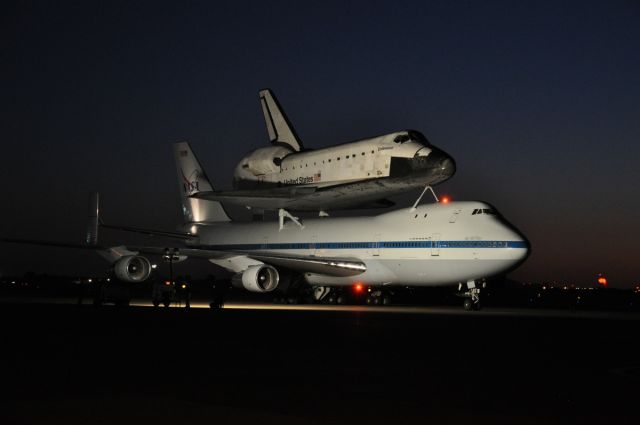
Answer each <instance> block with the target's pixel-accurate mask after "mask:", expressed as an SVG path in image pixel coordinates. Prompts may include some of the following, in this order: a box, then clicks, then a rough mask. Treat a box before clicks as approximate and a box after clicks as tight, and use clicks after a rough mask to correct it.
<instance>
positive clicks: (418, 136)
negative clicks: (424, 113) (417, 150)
mask: <svg viewBox="0 0 640 425" xmlns="http://www.w3.org/2000/svg"><path fill="white" fill-rule="evenodd" d="M407 136H409V140H411V141H412V142H418V143H421V144H423V145H425V146H429V145H430V143H429V141H428V140H427V138H426V137H424V134H422V133H420V132H419V131H415V130H409V131H408V132H407Z"/></svg>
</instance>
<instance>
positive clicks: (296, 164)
mask: <svg viewBox="0 0 640 425" xmlns="http://www.w3.org/2000/svg"><path fill="white" fill-rule="evenodd" d="M406 134H407V132H397V133H392V134H388V135H385V136H380V137H375V138H371V139H366V140H360V141H357V142H352V143H346V144H343V145H338V146H333V147H330V148H324V149H318V150H311V151H304V152H293V151H292V150H291V149H289V148H287V147H284V146H269V147H264V148H260V149H257V150H255V151H253V152H251V153H250V154H249V155H247V156H246V157H244V158H243V159H242V160H241V161H240V163H239V164H238V165H237V166H236V169H235V171H234V184H235V186H236V187H238V188H242V187H258V186H260V185H271V186H290V185H300V186H313V187H327V186H333V185H340V184H345V183H352V182H355V181H361V180H368V179H374V178H384V177H389V176H390V173H391V158H392V157H395V158H406V159H410V158H414V157H419V156H424V157H426V156H428V155H429V154H430V153H431V151H432V148H431V147H429V146H427V145H425V144H423V143H421V142H419V141H417V140H407V141H403V142H402V143H399V142H397V141H394V140H396V138H397V137H398V136H403V135H406ZM274 158H277V160H276V161H275V162H274Z"/></svg>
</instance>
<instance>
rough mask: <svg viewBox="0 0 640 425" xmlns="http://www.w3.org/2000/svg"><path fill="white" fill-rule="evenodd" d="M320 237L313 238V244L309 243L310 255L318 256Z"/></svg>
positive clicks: (314, 236)
mask: <svg viewBox="0 0 640 425" xmlns="http://www.w3.org/2000/svg"><path fill="white" fill-rule="evenodd" d="M317 243H318V235H313V236H311V242H310V243H309V255H316V251H317V245H316V244H317Z"/></svg>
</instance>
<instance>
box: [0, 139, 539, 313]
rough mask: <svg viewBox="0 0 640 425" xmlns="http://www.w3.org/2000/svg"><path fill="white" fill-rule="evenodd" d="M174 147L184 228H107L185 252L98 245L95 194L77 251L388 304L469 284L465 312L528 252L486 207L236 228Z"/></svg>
mask: <svg viewBox="0 0 640 425" xmlns="http://www.w3.org/2000/svg"><path fill="white" fill-rule="evenodd" d="M174 151H175V152H174V153H175V159H176V165H177V169H178V181H179V188H180V195H181V207H182V213H183V223H182V226H181V229H180V230H179V231H177V232H165V231H154V230H146V229H137V228H131V227H122V226H109V225H104V224H101V226H103V227H107V228H108V227H111V228H118V229H121V230H129V231H136V232H142V233H146V234H155V235H159V236H164V237H168V238H171V239H174V240H178V241H179V246H178V247H177V250H178V251H177V252H175V251H174V249H175V248H176V246H171V247H169V246H154V247H150V246H128V245H127V246H124V245H123V246H117V247H101V246H99V245H98V244H97V234H98V230H97V229H98V225H99V219H98V205H97V197H95V198H94V203H93V207H92V209H91V211H92V213H91V214H90V222H91V226H90V227H89V231H88V233H87V245H82V246H78V247H80V248H85V249H86V248H89V249H95V250H96V251H98V252H99V253H100V254H101V255H103V256H104V257H105V258H106V259H107V260H109V262H110V263H111V264H112V265H113V268H114V272H115V275H116V276H117V277H118V278H120V279H121V280H124V281H126V282H142V281H144V280H146V279H147V278H149V276H150V274H151V262H150V261H149V260H148V256H149V255H165V253H166V252H167V250H168V248H172V249H171V252H172V254H171V255H172V256H173V258H175V260H176V261H183V260H186V259H187V258H200V259H204V260H208V261H210V262H211V263H213V264H215V265H217V266H219V267H222V268H224V269H226V270H228V271H230V272H231V273H233V275H234V277H233V279H232V282H233V285H235V286H237V287H240V288H244V289H246V290H247V291H252V292H263V293H266V292H271V291H275V290H279V291H283V292H287V291H292V290H298V289H300V288H299V287H296V286H297V285H304V286H305V287H307V288H313V289H314V291H315V292H314V293H315V294H318V297H321V296H323V295H326V294H327V293H328V292H335V293H338V294H340V292H341V291H343V290H345V289H346V288H348V287H350V286H352V285H357V284H360V285H366V286H368V287H369V288H372V289H374V290H373V291H371V294H370V297H372V299H371V300H370V301H372V302H373V303H374V304H378V303H379V304H385V303H388V302H389V296H390V295H389V291H388V290H389V289H391V288H393V287H394V286H443V285H455V284H460V285H464V286H466V292H465V295H466V299H465V307H466V308H469V309H471V308H478V307H479V305H480V298H479V295H480V287H481V284H480V283H481V282H482V280H483V279H484V278H487V277H490V276H493V275H497V274H500V273H503V272H505V271H507V270H509V269H511V268H514V267H516V266H517V265H518V264H520V263H521V262H522V261H523V260H524V259H525V258H526V257H527V254H528V251H529V244H528V242H527V241H526V239H525V238H524V237H523V236H522V235H521V234H520V233H519V232H518V231H516V230H515V229H514V227H513V226H511V225H509V224H508V223H507V222H506V221H505V220H504V218H503V217H501V216H500V215H499V214H497V212H496V211H495V209H493V208H492V207H491V206H490V205H488V204H486V203H483V202H451V203H448V204H444V203H435V204H427V205H421V206H417V205H416V206H414V207H413V208H403V209H398V210H395V211H392V212H387V213H384V214H380V215H377V216H373V217H342V218H333V217H320V218H314V219H308V220H304V221H302V220H299V219H298V218H296V217H295V216H293V215H291V214H289V213H287V212H286V211H283V210H280V214H279V222H235V221H233V220H232V219H231V218H230V217H229V215H227V213H226V212H225V210H224V208H223V206H222V205H221V204H220V203H219V202H216V201H209V200H204V199H200V198H198V197H194V196H193V195H194V194H198V193H200V192H201V191H202V192H205V193H211V192H213V190H214V189H213V186H212V185H211V182H210V181H209V180H208V178H207V177H206V174H205V173H204V172H203V170H202V167H201V165H200V163H199V162H198V160H197V159H196V157H195V155H194V153H193V151H192V150H191V148H190V146H189V144H188V143H178V144H176V145H174ZM185 176H189V178H188V179H186V180H185ZM4 241H5V242H27V243H33V241H23V240H17V239H4ZM40 243H41V244H46V245H62V246H72V245H69V244H56V243H48V242H40Z"/></svg>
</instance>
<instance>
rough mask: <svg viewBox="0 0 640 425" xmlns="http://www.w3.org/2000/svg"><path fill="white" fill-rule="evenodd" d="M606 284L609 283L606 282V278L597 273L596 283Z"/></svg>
mask: <svg viewBox="0 0 640 425" xmlns="http://www.w3.org/2000/svg"><path fill="white" fill-rule="evenodd" d="M608 284H609V282H607V278H606V277H604V276H603V275H601V274H599V275H598V285H601V286H607V285H608Z"/></svg>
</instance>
